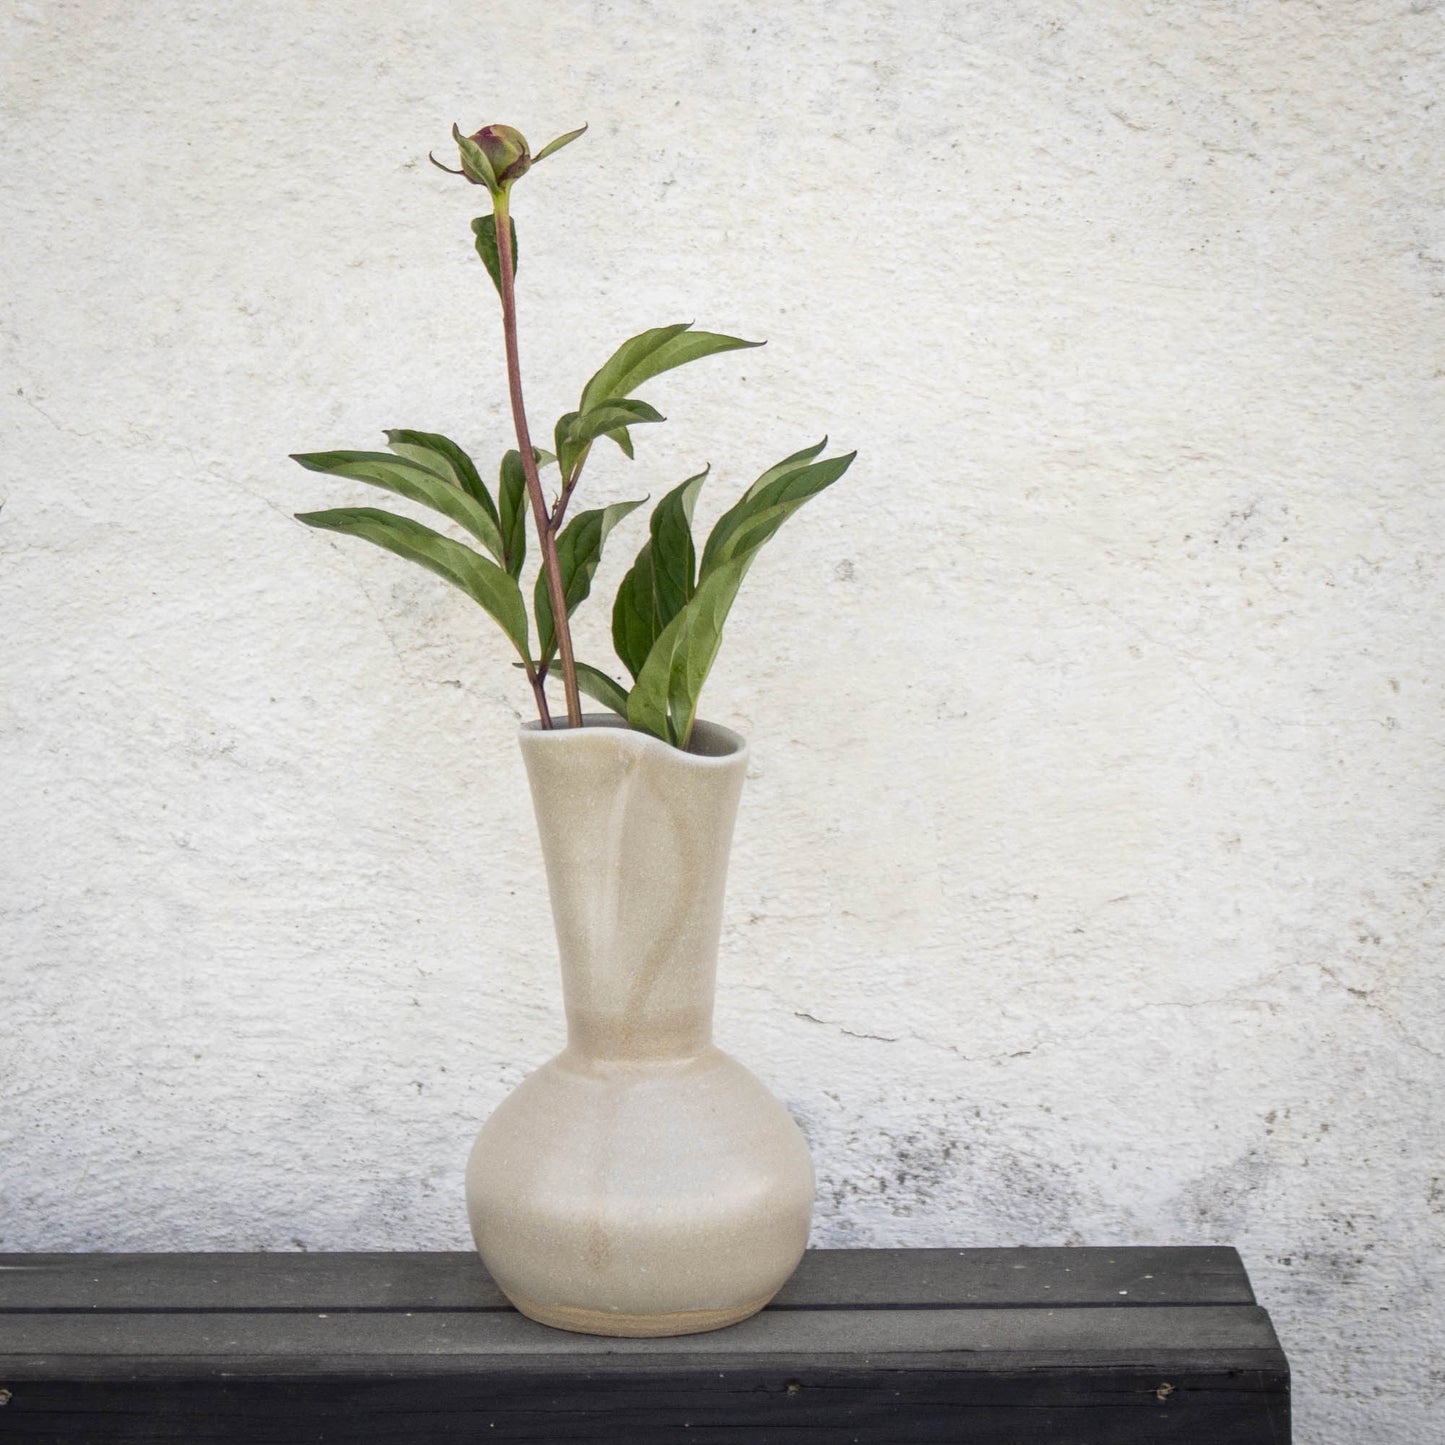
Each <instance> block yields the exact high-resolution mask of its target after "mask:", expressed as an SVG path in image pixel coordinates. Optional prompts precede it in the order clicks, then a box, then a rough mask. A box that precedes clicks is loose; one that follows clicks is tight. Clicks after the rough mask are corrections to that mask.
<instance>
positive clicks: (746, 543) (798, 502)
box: [700, 452, 858, 579]
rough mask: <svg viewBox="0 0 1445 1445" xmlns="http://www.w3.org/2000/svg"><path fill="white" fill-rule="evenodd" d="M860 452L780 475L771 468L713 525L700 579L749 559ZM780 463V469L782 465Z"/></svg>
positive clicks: (834, 480)
mask: <svg viewBox="0 0 1445 1445" xmlns="http://www.w3.org/2000/svg"><path fill="white" fill-rule="evenodd" d="M857 455H858V454H857V452H849V453H848V455H847V456H842V457H830V458H829V459H828V460H827V461H823V462H812V463H809V464H805V465H803V466H795V467H793V468H792V469H791V470H788V471H783V472H778V470H777V468H772V469H770V471H771V472H772V475H771V477H769V472H764V473H763V476H762V477H760V478H759V480H758V482H755V483H754V484H753V486H752V487H751V488H750V489H749V490H748V491H747V492H746V493H745V494H744V495H743V496H742V497H741V498H739V499H738V501H736V502H734V503H733V505H732V506H731V507H729V508H728V509H727V511H726V512H724V513H723V514H722V516H721V517H719V518H718V519H717V521H716V522H715V523H714V524H713V529H712V531H711V533H710V534H709V535H708V539H707V545H706V546H705V547H704V548H703V552H702V571H701V574H700V576H701V578H703V579H705V578H706V577H708V576H709V575H710V574H711V573H712V572H713V571H714V570H715V569H716V568H718V567H720V566H722V565H723V564H724V563H726V562H729V561H731V560H732V559H733V558H734V557H739V556H746V557H748V558H749V559H750V558H751V556H752V554H753V553H755V552H756V551H757V550H758V548H759V547H761V546H762V545H763V543H764V542H766V541H767V540H768V538H769V537H771V536H772V535H773V534H774V533H775V532H776V531H777V530H778V528H779V527H781V526H782V525H783V523H784V522H785V521H787V519H788V518H789V517H790V516H792V514H793V513H794V512H796V511H797V510H798V508H799V507H801V506H802V505H803V503H804V502H806V501H807V500H808V498H809V497H812V496H816V495H817V494H818V493H819V492H821V491H822V490H823V488H824V487H827V486H831V485H832V483H834V482H836V481H837V480H838V478H839V477H841V476H842V475H843V473H844V472H846V471H847V470H848V467H849V466H850V465H851V463H852V461H853V458H854V457H855V456H857ZM782 465H783V464H782V463H779V466H782Z"/></svg>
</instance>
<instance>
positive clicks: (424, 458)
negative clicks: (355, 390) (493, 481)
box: [386, 431, 497, 521]
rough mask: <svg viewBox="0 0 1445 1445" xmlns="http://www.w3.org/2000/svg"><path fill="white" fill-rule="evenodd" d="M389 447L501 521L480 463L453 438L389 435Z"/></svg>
mask: <svg viewBox="0 0 1445 1445" xmlns="http://www.w3.org/2000/svg"><path fill="white" fill-rule="evenodd" d="M386 444H387V446H389V447H390V448H391V449H392V451H394V452H395V453H396V454H397V456H399V457H405V458H406V460H407V461H410V462H415V463H416V464H417V465H418V466H422V467H429V468H430V469H431V470H432V471H434V472H435V473H436V474H437V476H439V477H442V478H444V479H445V480H447V481H449V482H451V483H452V484H453V485H454V486H458V487H460V488H461V489H462V491H464V492H465V493H466V494H467V495H468V496H469V497H474V498H475V499H476V500H477V501H478V502H480V503H481V504H482V508H483V510H484V511H487V512H489V513H491V516H492V520H493V521H496V519H497V509H496V507H495V506H494V505H493V504H492V494H491V493H490V492H489V491H488V490H487V484H486V483H485V482H484V481H483V480H482V479H481V476H480V475H479V474H478V472H477V467H476V463H475V462H473V461H472V459H471V457H469V456H468V455H467V454H466V452H464V451H463V450H462V449H461V447H459V446H458V445H457V444H456V443H455V442H454V441H452V440H451V439H450V438H449V437H444V436H439V435H438V434H437V433H436V432H429V431H389V432H387V434H386Z"/></svg>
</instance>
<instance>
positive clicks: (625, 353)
mask: <svg viewBox="0 0 1445 1445" xmlns="http://www.w3.org/2000/svg"><path fill="white" fill-rule="evenodd" d="M761 345H763V343H762V342H761V341H740V340H739V339H738V338H737V337H736V336H721V335H719V334H718V333H716V332H713V331H694V330H692V322H690V321H682V322H678V323H677V324H675V325H673V326H658V327H655V328H654V329H653V330H651V331H643V332H641V333H640V334H639V335H637V336H634V337H632V338H631V339H630V340H628V341H624V342H623V343H622V345H621V346H619V347H618V348H617V350H616V351H614V352H613V353H612V355H611V357H609V358H608V360H607V361H606V362H605V363H604V364H603V366H602V368H601V369H600V370H599V371H598V372H597V373H596V375H595V376H593V378H592V380H591V381H589V382H588V383H587V385H586V386H585V387H583V388H582V400H581V402H580V403H579V405H580V407H581V410H583V411H586V410H587V409H588V408H589V407H591V406H595V405H596V404H597V403H598V402H600V401H602V400H604V399H606V398H608V397H620V396H628V395H630V394H631V393H632V392H633V391H635V390H636V389H637V388H638V387H639V386H641V385H642V383H643V382H644V381H647V380H648V379H649V378H650V377H654V376H656V375H658V373H659V372H663V371H670V370H671V369H672V368H673V367H675V366H683V365H685V364H686V363H687V362H689V361H696V360H698V359H699V358H700V357H703V356H711V355H712V354H713V353H714V352H716V351H734V350H736V349H737V348H738V347H741V346H761Z"/></svg>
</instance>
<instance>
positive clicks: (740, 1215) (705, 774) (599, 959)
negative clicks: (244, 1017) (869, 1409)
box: [467, 716, 814, 1336]
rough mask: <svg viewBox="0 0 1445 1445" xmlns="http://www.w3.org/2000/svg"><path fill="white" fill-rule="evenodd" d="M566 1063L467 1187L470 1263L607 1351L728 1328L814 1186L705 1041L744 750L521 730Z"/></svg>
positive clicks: (783, 1128)
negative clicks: (607, 1341)
mask: <svg viewBox="0 0 1445 1445" xmlns="http://www.w3.org/2000/svg"><path fill="white" fill-rule="evenodd" d="M521 746H522V755H523V759H524V761H525V763H526V769H527V776H528V780H529V782H530V784H531V790H532V800H533V804H534V807H535V810H536V815H537V826H538V831H539V833H540V835H541V841H542V854H543V858H544V860H545V863H546V868H547V884H548V890H549V892H550V895H551V902H552V916H553V921H554V923H555V926H556V932H557V944H558V949H559V952H560V955H561V963H562V986H563V996H564V1000H565V1004H566V1013H567V1046H566V1048H565V1049H564V1050H563V1051H562V1052H561V1053H560V1054H558V1055H557V1056H556V1057H555V1058H553V1059H552V1060H550V1061H549V1062H548V1063H546V1064H544V1065H542V1067H541V1068H539V1069H538V1070H537V1071H536V1072H535V1073H533V1074H531V1075H529V1076H528V1077H527V1078H526V1079H525V1080H524V1081H523V1082H522V1083H521V1084H520V1085H519V1086H518V1087H517V1089H516V1090H515V1091H514V1092H513V1093H512V1094H511V1095H509V1096H508V1097H507V1098H506V1099H505V1100H504V1101H503V1102H502V1104H501V1105H500V1107H499V1108H498V1109H497V1110H496V1112H495V1113H494V1114H493V1115H492V1116H491V1118H490V1119H489V1120H488V1121H487V1122H486V1124H485V1125H484V1126H483V1128H482V1131H481V1133H480V1134H479V1135H478V1136H477V1141H476V1144H475V1145H474V1146H473V1149H472V1154H471V1159H470V1161H469V1163H468V1166H467V1206H468V1213H469V1216H470V1219H471V1227H472V1235H473V1238H474V1239H475V1240H476V1244H477V1248H478V1250H479V1251H480V1253H481V1256H482V1261H483V1263H484V1264H485V1265H486V1267H487V1269H488V1270H489V1271H490V1273H491V1274H492V1276H493V1278H494V1279H495V1280H496V1282H497V1284H498V1285H499V1286H500V1287H501V1289H502V1290H503V1292H504V1293H505V1294H506V1296H507V1298H508V1299H510V1300H511V1301H512V1303H513V1304H515V1305H516V1306H517V1308H518V1309H520V1310H521V1311H522V1312H523V1313H524V1314H526V1315H530V1316H531V1317H532V1318H533V1319H535V1320H540V1321H541V1322H542V1323H543V1324H547V1325H554V1326H556V1327H558V1328H561V1329H567V1330H578V1331H583V1332H585V1333H589V1334H603V1335H633V1336H652V1335H679V1334H691V1333H695V1332H697V1331H700V1330H711V1329H718V1328H720V1327H722V1326H724V1325H729V1324H733V1323H735V1322H736V1321H738V1320H742V1319H745V1318H747V1316H749V1315H751V1314H753V1313H755V1312H756V1311H757V1310H759V1309H761V1308H762V1307H763V1306H764V1305H765V1304H766V1303H767V1302H768V1300H770V1299H771V1298H772V1296H773V1295H774V1294H775V1293H776V1292H777V1290H778V1289H779V1288H780V1287H781V1285H782V1284H783V1282H784V1281H785V1280H786V1279H787V1278H788V1276H789V1275H790V1274H791V1273H792V1272H793V1270H794V1268H795V1267H796V1266H797V1263H798V1261H799V1259H800V1258H801V1257H802V1253H803V1249H804V1246H805V1245H806V1243H807V1238H808V1227H809V1223H810V1220H811V1217H812V1209H813V1187H814V1181H813V1165H812V1160H811V1158H810V1157H809V1154H808V1148H807V1144H806V1142H805V1141H804V1139H803V1136H802V1133H801V1131H800V1130H799V1129H798V1126H797V1125H796V1124H795V1123H794V1122H793V1120H792V1118H791V1117H790V1116H789V1114H788V1112H787V1110H785V1109H784V1108H783V1106H782V1105H781V1104H780V1103H779V1102H778V1101H777V1100H776V1099H775V1098H774V1097H773V1096H772V1095H771V1094H770V1093H769V1092H768V1091H767V1089H766V1088H764V1086H763V1085H762V1084H761V1083H760V1082H759V1081H758V1080H757V1079H756V1078H755V1077H754V1076H753V1075H752V1074H750V1073H749V1072H748V1071H747V1070H746V1069H745V1068H744V1067H743V1066H742V1065H741V1064H739V1063H738V1062H737V1061H736V1060H734V1059H732V1058H730V1057H729V1056H728V1055H727V1054H725V1053H723V1052H722V1051H721V1050H720V1049H718V1048H717V1047H716V1046H715V1045H714V1044H713V1042H712V1013H713V992H714V980H715V975H716V969H717V948H718V937H719V932H720V929H721V924H722V903H723V886H724V881H725V878H726V873H727V864H728V853H729V848H730V845H731V841H732V831H733V820H734V818H735V816H736V813H737V805H738V797H739V794H740V793H741V791H742V784H743V776H744V773H745V772H746V770H747V745H746V743H745V742H744V741H743V739H742V738H741V737H739V736H738V735H737V734H736V733H733V732H730V731H729V730H728V729H726V728H723V727H718V726H716V725H715V724H710V723H705V722H698V723H697V725H696V727H695V728H694V732H693V740H692V744H691V746H690V748H689V750H688V751H687V752H682V751H680V750H679V749H676V748H673V747H669V746H668V745H667V744H665V743H663V742H661V741H659V740H658V739H657V738H653V737H650V736H648V735H647V734H645V733H640V732H634V731H632V730H630V729H628V728H627V727H626V726H625V725H623V724H622V723H621V722H620V721H619V720H617V719H615V718H612V717H610V716H608V717H588V718H587V720H586V725H585V726H584V727H582V728H554V729H548V730H544V729H543V728H542V727H541V726H540V725H539V724H537V723H532V724H528V725H524V726H523V728H522V732H521Z"/></svg>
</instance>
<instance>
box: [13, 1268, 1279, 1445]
mask: <svg viewBox="0 0 1445 1445" xmlns="http://www.w3.org/2000/svg"><path fill="white" fill-rule="evenodd" d="M1288 1384H1289V1373H1288V1365H1287V1363H1286V1361H1285V1357H1284V1354H1283V1351H1282V1350H1281V1349H1280V1347H1279V1342H1278V1340H1277V1338H1276V1337H1275V1334H1274V1330H1273V1328H1272V1326H1271V1325H1270V1322H1269V1318H1268V1315H1267V1314H1266V1313H1265V1311H1264V1310H1263V1309H1261V1308H1259V1306H1258V1305H1257V1304H1256V1303H1255V1302H1254V1295H1253V1292H1252V1290H1251V1289H1250V1286H1249V1281H1248V1277H1247V1275H1246V1273H1245V1270H1244V1267H1243V1265H1242V1264H1241V1262H1240V1260H1239V1257H1238V1255H1237V1254H1236V1253H1235V1252H1234V1251H1233V1250H1232V1249H1228V1248H1224V1247H1200V1248H1179V1249H1142V1248H1121V1249H1108V1248H1095V1249H1024V1250H1017V1249H995V1250H819V1251H810V1252H809V1254H808V1256H807V1257H806V1258H805V1260H804V1262H803V1265H802V1267H801V1268H800V1270H799V1272H798V1274H797V1276H796V1277H795V1278H794V1280H793V1281H792V1282H791V1283H790V1284H789V1285H788V1286H787V1288H786V1289H785V1291H784V1293H783V1294H782V1295H781V1296H780V1297H779V1300H778V1301H777V1302H776V1303H775V1304H774V1305H773V1306H771V1307H769V1309H767V1310H766V1311H764V1312H763V1313H762V1314H761V1315H758V1316H756V1317H754V1318H753V1319H751V1320H747V1321H744V1322H743V1323H742V1324H739V1325H735V1326H733V1327H731V1328H730V1329H727V1330H722V1331H718V1332H716V1333H712V1334H703V1335H690V1336H683V1337H680V1338H675V1339H664V1340H615V1339H604V1338H600V1337H596V1336H589V1335H572V1334H567V1333H564V1332H560V1331H556V1330H549V1329H546V1328H545V1327H543V1326H541V1325H538V1324H535V1323H534V1322H532V1321H530V1320H527V1319H524V1318H523V1317H522V1316H520V1315H518V1314H517V1313H516V1312H515V1311H513V1310H512V1309H511V1308H510V1307H509V1306H507V1305H506V1304H505V1302H504V1301H503V1300H502V1297H501V1296H500V1294H499V1293H498V1292H497V1291H496V1289H495V1287H494V1286H492V1285H491V1283H490V1281H488V1280H487V1279H486V1277H485V1275H484V1274H483V1273H482V1270H481V1267H480V1265H479V1263H478V1261H477V1259H476V1257H475V1256H474V1255H472V1254H470V1253H465V1254H463V1253H447V1254H400V1253H397V1254H384V1253H370V1254H341V1255H307V1254H263V1255H223V1254H213V1255H114V1256H96V1255H5V1256H0V1442H8V1441H15V1442H17V1445H62V1442H65V1445H74V1442H96V1445H108V1442H111V1441H115V1442H121V1441H126V1442H131V1445H145V1442H155V1445H160V1442H166V1445H182V1442H185V1445H224V1442H232V1445H241V1442H245V1445H309V1442H313V1441H315V1442H323V1441H327V1442H335V1441H347V1442H357V1445H373V1442H375V1445H381V1442H394V1441H404V1442H406V1445H432V1442H436V1445H442V1442H447V1445H450V1442H454V1441H463V1440H468V1441H474V1440H479V1439H485V1440H488V1441H552V1442H561V1441H571V1440H578V1441H609V1440H612V1441H626V1442H627V1445H663V1442H676V1445H682V1442H688V1445H698V1442H702V1445H767V1442H777V1445H782V1442H784V1441H786V1442H788V1445H825V1442H829V1445H831V1442H837V1445H844V1442H857V1445H884V1442H894V1445H900V1442H920V1445H922V1442H934V1441H939V1442H942V1441H951V1442H957V1445H963V1442H968V1445H1032V1442H1040V1445H1043V1442H1052V1445H1136V1442H1140V1445H1142V1442H1158V1445H1164V1442H1174V1445H1189V1442H1193V1445H1285V1442H1287V1441H1288V1440H1289V1428H1290V1427H1289V1393H1288Z"/></svg>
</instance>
